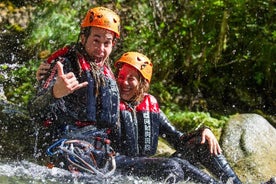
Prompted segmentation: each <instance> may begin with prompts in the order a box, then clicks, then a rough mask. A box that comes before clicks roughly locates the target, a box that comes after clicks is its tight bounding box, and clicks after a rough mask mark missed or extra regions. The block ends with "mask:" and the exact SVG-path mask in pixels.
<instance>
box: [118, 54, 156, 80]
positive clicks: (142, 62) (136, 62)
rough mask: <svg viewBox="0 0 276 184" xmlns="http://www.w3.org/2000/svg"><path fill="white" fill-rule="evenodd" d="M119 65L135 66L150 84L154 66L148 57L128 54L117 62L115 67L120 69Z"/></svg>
mask: <svg viewBox="0 0 276 184" xmlns="http://www.w3.org/2000/svg"><path fill="white" fill-rule="evenodd" d="M119 63H127V64H129V65H131V66H133V67H134V68H136V69H137V70H138V71H139V72H140V73H141V74H142V76H143V77H144V78H145V79H146V80H148V82H150V80H151V76H152V67H153V64H152V62H151V61H150V60H149V58H148V57H147V56H145V55H143V54H141V53H139V52H126V53H125V54H123V55H122V56H121V58H120V59H119V60H118V61H116V63H115V67H118V65H119Z"/></svg>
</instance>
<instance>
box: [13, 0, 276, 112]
mask: <svg viewBox="0 0 276 184" xmlns="http://www.w3.org/2000/svg"><path fill="white" fill-rule="evenodd" d="M96 2H97V3H96V4H92V6H97V5H103V6H108V7H113V9H115V10H116V11H117V12H118V13H119V14H120V16H121V23H122V29H121V32H122V34H121V35H122V36H121V39H120V40H119V41H118V44H117V50H116V52H114V53H113V54H112V58H114V59H116V58H118V57H119V56H120V55H121V54H122V53H123V52H126V51H133V50H135V51H140V52H142V53H144V54H145V55H147V56H148V57H149V58H151V59H152V61H153V64H154V69H153V71H154V73H153V80H152V84H151V91H150V92H151V93H152V94H153V95H155V96H156V97H157V98H158V100H159V102H160V104H161V107H162V109H164V110H165V111H168V109H170V110H171V111H177V112H178V111H187V110H193V108H194V107H193V106H192V105H191V104H195V103H194V101H200V100H203V101H205V102H206V103H202V104H203V105H205V106H206V108H207V110H208V111H216V113H218V114H220V113H221V114H224V113H226V114H232V113H235V112H237V111H245V112H250V111H253V110H255V109H262V110H265V111H267V112H268V113H271V114H272V113H274V109H275V103H273V101H274V99H275V94H276V92H275V79H274V78H275V73H276V65H275V61H274V60H275V53H276V46H275V42H276V33H275V30H276V24H275V20H276V8H275V2H273V1H269V0H252V1H245V0H239V1H238V0H229V1H221V0H202V1H186V0H179V1H158V0H151V1H146V0H142V1H134V0H130V1H126V0H118V1H96ZM88 7H91V1H80V0H78V1H71V0H70V1H50V0H48V1H47V0H45V1H41V3H37V6H36V10H35V12H34V13H33V17H34V19H33V20H32V23H31V24H30V26H29V28H28V30H27V31H28V32H27V33H28V35H29V36H28V38H27V39H26V42H27V44H26V48H28V49H30V50H31V51H33V52H31V53H34V55H38V54H39V53H40V52H41V51H44V50H49V51H50V52H52V51H54V50H56V49H57V48H59V47H62V46H64V45H65V44H69V43H71V42H74V41H76V40H77V37H78V33H79V24H80V20H81V19H82V18H83V17H84V15H85V13H86V11H87V9H88ZM32 62H34V63H39V61H35V60H32V61H29V64H31V63H32ZM33 66H34V68H35V67H37V64H33ZM24 67H26V68H28V62H27V63H26V66H24ZM15 75H18V79H16V80H15V81H17V80H19V78H20V80H19V81H20V83H18V84H16V85H14V86H15V87H17V88H18V90H20V91H21V92H22V93H23V91H24V90H27V91H25V93H27V94H28V93H29V92H28V90H30V91H32V90H33V89H30V88H29V87H31V86H32V85H27V83H28V82H33V81H31V80H29V79H28V77H25V76H24V75H29V76H33V78H34V71H33V72H32V73H28V72H26V71H24V70H23V69H22V71H21V73H16V74H15ZM19 76H20V77H19ZM32 84H33V83H32ZM21 85H22V86H21ZM13 91H14V92H16V93H15V94H14V96H24V95H22V94H20V93H19V92H18V91H17V90H9V98H11V99H19V98H17V97H16V98H14V97H13V94H12V93H13ZM29 94H31V93H29ZM26 99H27V97H26ZM264 107H265V108H264ZM206 108H203V109H206Z"/></svg>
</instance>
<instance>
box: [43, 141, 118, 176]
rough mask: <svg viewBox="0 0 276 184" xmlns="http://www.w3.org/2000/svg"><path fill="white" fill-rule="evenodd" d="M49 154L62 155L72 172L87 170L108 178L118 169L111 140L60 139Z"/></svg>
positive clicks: (52, 146)
mask: <svg viewBox="0 0 276 184" xmlns="http://www.w3.org/2000/svg"><path fill="white" fill-rule="evenodd" d="M47 154H48V155H49V156H54V155H57V154H59V155H61V156H62V157H63V158H64V159H65V160H66V161H67V163H66V164H67V167H68V170H69V171H72V172H87V173H90V174H93V175H96V176H97V177H101V178H107V177H110V176H111V175H112V174H114V172H115V169H116V162H115V158H114V156H115V152H114V150H113V149H112V148H111V147H110V140H109V139H105V138H101V137H92V138H91V139H90V141H89V142H87V141H85V140H79V139H60V140H58V141H57V142H55V143H54V144H53V145H51V146H50V147H49V148H48V149H47Z"/></svg>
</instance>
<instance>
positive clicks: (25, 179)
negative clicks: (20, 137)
mask: <svg viewBox="0 0 276 184" xmlns="http://www.w3.org/2000/svg"><path fill="white" fill-rule="evenodd" d="M0 183H5V184H14V183H18V184H29V183H32V184H42V183H43V184H58V183H63V184H65V183H68V184H71V183H73V184H94V183H95V184H96V183H97V184H101V183H102V184H111V183H121V184H142V183H143V184H144V183H146V184H161V183H162V182H160V183H158V182H156V181H152V180H151V179H149V178H139V177H134V176H122V175H120V174H115V175H114V176H112V177H111V178H107V179H104V180H103V179H99V178H96V177H95V176H92V175H88V174H82V175H81V176H76V175H74V174H72V173H70V172H69V171H66V170H63V169H59V168H55V167H54V168H52V169H49V168H47V167H46V166H40V165H37V164H35V163H32V162H29V161H26V160H23V161H13V162H9V163H7V162H5V163H3V162H0Z"/></svg>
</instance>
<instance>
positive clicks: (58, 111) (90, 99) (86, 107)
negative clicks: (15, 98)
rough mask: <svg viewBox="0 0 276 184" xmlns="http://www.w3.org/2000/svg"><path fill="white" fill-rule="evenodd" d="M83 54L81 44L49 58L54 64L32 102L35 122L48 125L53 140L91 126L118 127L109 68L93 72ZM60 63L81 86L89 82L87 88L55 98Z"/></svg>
mask: <svg viewBox="0 0 276 184" xmlns="http://www.w3.org/2000/svg"><path fill="white" fill-rule="evenodd" d="M84 52H85V51H84V48H83V47H82V46H81V44H76V45H73V46H69V47H65V48H62V49H60V50H58V51H57V52H55V53H54V54H53V55H52V56H50V57H49V58H48V60H47V62H48V63H50V64H51V69H50V70H49V72H48V76H46V77H45V80H42V81H41V82H40V85H39V87H38V92H37V95H36V97H35V98H34V99H32V100H31V101H30V104H29V111H30V114H31V116H32V117H34V118H35V121H36V122H40V123H41V122H48V123H46V126H47V130H51V137H50V139H55V138H60V137H62V136H64V135H66V134H67V133H69V132H72V131H74V130H78V129H79V128H82V127H85V126H87V125H91V124H92V125H95V126H97V127H98V128H112V127H114V126H116V124H117V123H118V118H119V92H118V88H117V84H116V81H115V78H114V76H113V73H112V71H111V70H110V68H109V67H108V66H106V65H105V66H104V67H102V68H101V69H99V70H91V63H89V62H93V61H89V60H88V59H87V57H85V56H84V55H83V54H82V53H84ZM57 61H61V62H62V64H63V70H64V73H68V72H73V73H74V75H75V76H76V78H77V80H78V81H79V83H82V82H85V81H87V82H88V86H86V87H83V88H80V89H78V90H76V91H74V92H73V93H72V94H70V95H67V96H65V97H62V98H59V99H56V98H54V97H53V95H52V90H53V85H54V83H55V81H56V77H57V70H56V62H57ZM96 75H97V76H99V78H100V79H101V80H102V83H101V85H99V84H97V81H98V80H95V76H96ZM96 85H97V86H98V93H97V94H96V90H95V89H96V87H95V86H96ZM49 122H50V123H49ZM44 124H45V123H44ZM70 135H73V134H71V133H70Z"/></svg>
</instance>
